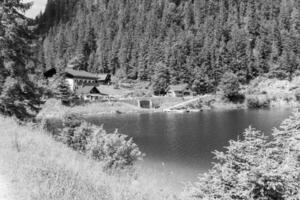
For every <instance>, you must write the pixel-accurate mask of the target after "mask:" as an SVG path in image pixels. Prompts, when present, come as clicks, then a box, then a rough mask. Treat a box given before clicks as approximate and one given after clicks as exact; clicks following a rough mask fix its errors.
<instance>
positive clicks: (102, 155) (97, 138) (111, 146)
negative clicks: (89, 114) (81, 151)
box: [87, 127, 144, 170]
mask: <svg viewBox="0 0 300 200" xmlns="http://www.w3.org/2000/svg"><path fill="white" fill-rule="evenodd" d="M87 149H88V154H89V156H91V157H92V158H93V159H95V160H99V161H102V162H103V163H104V169H106V170H108V169H113V170H114V169H124V168H126V167H128V166H132V165H133V164H134V163H135V162H136V161H138V160H141V159H142V158H143V156H144V155H143V154H142V153H141V151H140V150H139V148H138V146H137V145H136V144H135V143H134V142H133V140H132V138H130V139H128V136H127V135H123V134H120V133H118V132H117V131H116V132H115V133H112V134H107V133H106V131H105V130H104V129H103V128H102V127H101V128H100V129H98V130H97V132H94V134H93V135H92V137H91V140H90V141H89V144H88V147H87Z"/></svg>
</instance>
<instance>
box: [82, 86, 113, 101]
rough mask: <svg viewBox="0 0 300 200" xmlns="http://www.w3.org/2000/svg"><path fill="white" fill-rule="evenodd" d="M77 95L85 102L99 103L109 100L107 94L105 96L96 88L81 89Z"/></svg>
mask: <svg viewBox="0 0 300 200" xmlns="http://www.w3.org/2000/svg"><path fill="white" fill-rule="evenodd" d="M76 94H77V95H78V96H79V97H80V98H82V99H83V100H85V101H97V100H101V99H104V98H108V95H107V94H103V93H101V92H100V91H99V89H98V88H97V87H95V86H85V87H82V88H79V89H78V90H77V91H76Z"/></svg>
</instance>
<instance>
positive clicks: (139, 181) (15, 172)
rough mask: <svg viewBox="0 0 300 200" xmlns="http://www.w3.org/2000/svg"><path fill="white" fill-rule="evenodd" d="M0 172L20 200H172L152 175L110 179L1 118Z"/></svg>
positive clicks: (30, 130) (70, 153)
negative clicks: (8, 181) (11, 185)
mask: <svg viewBox="0 0 300 200" xmlns="http://www.w3.org/2000/svg"><path fill="white" fill-rule="evenodd" d="M0 127H1V130H0V141H1V143H0V170H1V171H2V172H5V174H6V178H8V179H9V180H10V181H11V182H12V184H13V187H14V189H15V193H16V194H18V195H19V196H18V198H17V199H20V200H23V199H30V200H34V199H36V200H50V199H53V200H54V199H55V200H59V199H63V200H77V199H78V200H79V199H84V200H94V199H103V200H105V199H111V200H126V199H128V200H129V199H130V200H135V199H139V200H140V199H145V200H147V199H149V200H150V199H151V200H152V199H157V200H159V199H174V196H173V195H170V194H168V193H167V192H166V191H165V190H162V189H159V188H157V183H156V182H155V181H154V180H152V179H151V176H150V175H149V176H145V175H143V176H139V175H138V174H137V173H135V172H132V171H131V172H130V171H128V172H126V173H125V172H124V173H118V174H114V175H108V174H105V173H104V172H102V171H101V163H99V162H95V161H93V160H90V159H88V158H86V157H84V156H83V155H80V154H78V153H76V152H74V151H72V150H71V149H69V148H67V147H65V146H64V145H63V144H60V143H57V142H55V141H54V140H52V138H51V137H50V136H48V135H47V134H46V133H44V132H43V131H41V130H39V129H33V128H31V127H29V126H28V127H21V126H19V125H17V124H16V123H15V122H14V121H13V120H11V119H8V118H3V117H0Z"/></svg>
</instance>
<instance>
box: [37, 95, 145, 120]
mask: <svg viewBox="0 0 300 200" xmlns="http://www.w3.org/2000/svg"><path fill="white" fill-rule="evenodd" d="M146 111H147V110H145V109H141V108H138V107H137V106H133V105H130V104H128V103H123V102H95V103H89V104H84V105H80V106H74V107H67V106H64V105H62V104H61V103H60V101H58V100H55V99H49V100H48V101H47V102H46V103H45V105H43V108H42V110H41V112H40V113H39V114H38V118H62V117H63V116H64V115H65V114H79V115H101V114H116V113H138V112H146Z"/></svg>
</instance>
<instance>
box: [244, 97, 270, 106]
mask: <svg viewBox="0 0 300 200" xmlns="http://www.w3.org/2000/svg"><path fill="white" fill-rule="evenodd" d="M270 102H271V100H270V99H269V98H268V96H267V95H260V96H248V97H247V107H248V108H269V107H270Z"/></svg>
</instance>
